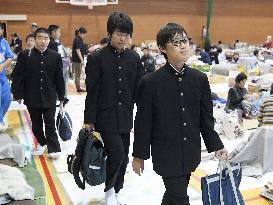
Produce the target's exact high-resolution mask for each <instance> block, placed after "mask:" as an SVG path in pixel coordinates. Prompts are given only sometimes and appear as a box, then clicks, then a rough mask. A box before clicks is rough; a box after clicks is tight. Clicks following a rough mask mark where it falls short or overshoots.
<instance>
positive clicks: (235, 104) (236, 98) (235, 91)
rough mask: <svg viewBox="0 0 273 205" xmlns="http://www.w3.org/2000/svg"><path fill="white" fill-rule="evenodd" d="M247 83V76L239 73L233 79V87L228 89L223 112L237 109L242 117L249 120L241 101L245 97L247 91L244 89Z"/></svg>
mask: <svg viewBox="0 0 273 205" xmlns="http://www.w3.org/2000/svg"><path fill="white" fill-rule="evenodd" d="M246 81H247V76H246V75H245V74H244V73H240V74H238V75H237V76H236V78H235V82H236V84H235V86H234V87H233V88H230V89H229V91H228V97H227V103H226V108H225V110H226V111H227V112H230V111H233V110H235V109H238V110H239V111H240V113H241V115H242V117H245V118H249V116H248V115H247V110H246V107H245V104H244V102H243V100H245V99H246V98H247V97H248V95H247V90H246V88H245V87H244V86H245V83H246Z"/></svg>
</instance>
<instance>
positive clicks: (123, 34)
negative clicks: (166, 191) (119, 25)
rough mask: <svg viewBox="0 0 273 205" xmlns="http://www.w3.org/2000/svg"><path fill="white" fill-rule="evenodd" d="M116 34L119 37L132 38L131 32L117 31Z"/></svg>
mask: <svg viewBox="0 0 273 205" xmlns="http://www.w3.org/2000/svg"><path fill="white" fill-rule="evenodd" d="M114 35H116V36H117V37H118V38H125V39H129V38H130V34H128V33H122V32H115V33H114Z"/></svg>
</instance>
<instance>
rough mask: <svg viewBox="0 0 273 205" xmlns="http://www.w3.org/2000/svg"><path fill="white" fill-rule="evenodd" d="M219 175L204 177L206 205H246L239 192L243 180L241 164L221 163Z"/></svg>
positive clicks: (203, 196)
mask: <svg viewBox="0 0 273 205" xmlns="http://www.w3.org/2000/svg"><path fill="white" fill-rule="evenodd" d="M219 169H220V172H219V173H216V174H213V175H209V176H206V177H202V179H201V188H202V201H203V204H204V205H244V204H245V203H244V200H243V197H242V195H241V193H240V190H239V185H240V182H241V178H242V169H241V165H240V164H230V163H229V162H228V161H220V162H219V167H218V170H219Z"/></svg>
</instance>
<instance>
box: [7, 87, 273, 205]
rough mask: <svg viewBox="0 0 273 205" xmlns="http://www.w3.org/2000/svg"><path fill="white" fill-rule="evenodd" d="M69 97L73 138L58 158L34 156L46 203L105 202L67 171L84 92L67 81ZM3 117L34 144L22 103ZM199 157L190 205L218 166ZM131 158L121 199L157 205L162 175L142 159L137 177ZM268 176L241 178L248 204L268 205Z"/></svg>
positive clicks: (130, 204) (196, 204)
mask: <svg viewBox="0 0 273 205" xmlns="http://www.w3.org/2000/svg"><path fill="white" fill-rule="evenodd" d="M211 89H212V91H214V92H216V93H219V94H220V95H225V94H226V92H227V90H228V87H227V83H225V82H221V83H216V84H211ZM68 98H69V100H70V101H69V103H68V104H67V107H66V110H67V111H68V112H69V115H70V117H71V119H72V121H73V138H72V140H71V141H69V142H62V141H61V148H62V156H61V157H60V159H58V160H54V161H52V160H50V159H48V158H47V155H46V154H45V155H43V156H39V157H34V158H33V160H32V163H33V165H34V166H35V167H36V168H37V170H38V171H39V172H40V174H41V176H42V178H43V181H44V185H45V188H46V193H47V203H48V204H49V205H54V204H56V205H61V204H63V205H66V204H67V205H68V204H75V205H85V204H88V205H105V202H104V200H103V198H104V192H103V189H104V186H103V185H101V186H97V187H90V186H88V185H87V188H86V189H85V190H81V189H79V188H78V187H77V185H76V183H75V182H74V179H73V176H72V175H71V174H70V173H69V172H68V171H67V165H66V155H67V154H70V153H73V152H74V150H75V146H76V138H77V134H78V131H79V130H80V128H81V125H82V123H83V110H84V100H85V94H78V93H76V92H75V90H74V88H73V86H72V84H70V85H69V97H68ZM5 120H6V122H7V123H8V124H9V125H10V126H11V127H12V128H13V130H14V132H15V134H16V135H17V136H18V137H19V139H20V142H21V143H23V144H24V145H25V146H27V147H28V146H29V147H30V149H31V147H33V146H34V145H35V144H36V143H37V142H36V140H35V139H34V137H33V135H32V132H31V124H30V118H29V115H28V112H27V111H26V109H25V107H24V106H23V105H18V103H17V102H12V104H11V108H10V110H9V112H8V113H7V115H6V119H5ZM256 126H257V122H255V121H253V120H252V121H247V122H246V123H245V129H251V128H255V127H256ZM251 131H253V130H251ZM251 131H250V130H249V131H248V130H247V131H246V135H245V137H244V138H243V139H239V140H227V139H223V142H224V144H225V146H226V148H227V149H228V151H232V150H233V149H234V147H235V145H236V144H238V143H239V142H241V141H242V140H245V139H247V137H248V136H249V133H250V132H251ZM131 139H132V141H133V133H131ZM131 144H132V142H131ZM131 152H132V147H131ZM131 152H130V153H131ZM27 156H28V158H30V159H31V158H32V156H31V154H30V151H27ZM202 157H203V158H204V159H203V160H202V162H201V164H200V166H199V167H198V169H197V170H196V171H195V172H194V173H192V177H191V180H190V185H189V189H188V193H189V196H190V203H191V204H192V205H202V199H201V189H200V179H201V177H202V176H205V175H206V174H212V173H215V172H216V169H217V161H215V160H208V159H207V157H208V154H207V153H202ZM205 157H206V159H205ZM131 161H132V157H131V154H130V162H129V164H128V169H127V173H126V176H125V184H124V189H123V190H122V191H121V195H122V198H123V199H124V201H125V202H126V203H127V205H160V203H161V199H162V196H163V193H164V185H163V183H162V180H161V178H160V177H159V176H158V175H156V174H155V173H154V171H153V170H152V162H151V160H147V161H145V170H144V174H143V175H142V176H141V177H139V176H137V175H136V174H135V173H134V172H133V171H132V168H131ZM270 179H271V180H272V179H273V172H272V173H268V174H266V175H264V176H263V177H261V178H259V179H256V178H250V177H243V178H242V182H241V186H240V189H241V191H242V194H243V197H244V199H245V202H246V204H247V205H267V204H268V205H269V204H271V203H269V202H268V201H267V200H265V199H264V198H262V197H261V196H259V192H260V188H261V187H262V186H263V185H264V184H265V183H266V182H267V181H268V180H270Z"/></svg>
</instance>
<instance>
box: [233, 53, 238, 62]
mask: <svg viewBox="0 0 273 205" xmlns="http://www.w3.org/2000/svg"><path fill="white" fill-rule="evenodd" d="M239 58H240V56H239V53H234V54H233V56H232V62H233V63H237V61H238V60H239Z"/></svg>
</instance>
